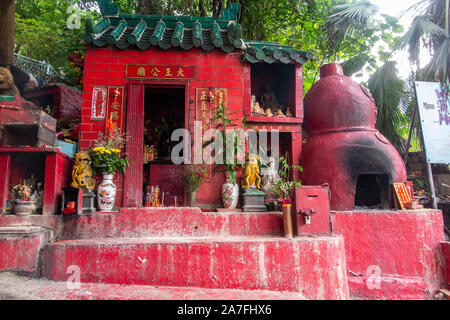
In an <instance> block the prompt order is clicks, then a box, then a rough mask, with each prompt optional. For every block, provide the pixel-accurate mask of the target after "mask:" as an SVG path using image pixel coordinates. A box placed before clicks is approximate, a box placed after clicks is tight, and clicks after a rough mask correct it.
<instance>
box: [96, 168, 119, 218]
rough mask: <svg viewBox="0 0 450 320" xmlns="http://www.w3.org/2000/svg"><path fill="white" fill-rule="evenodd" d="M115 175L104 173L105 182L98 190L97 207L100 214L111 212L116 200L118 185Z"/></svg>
mask: <svg viewBox="0 0 450 320" xmlns="http://www.w3.org/2000/svg"><path fill="white" fill-rule="evenodd" d="M113 177H114V175H113V174H109V173H103V181H102V183H100V185H99V186H98V188H97V205H98V209H99V210H100V212H107V211H111V210H112V209H113V208H114V202H115V200H116V185H115V184H114V183H113Z"/></svg>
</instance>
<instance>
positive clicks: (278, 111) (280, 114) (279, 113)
mask: <svg viewBox="0 0 450 320" xmlns="http://www.w3.org/2000/svg"><path fill="white" fill-rule="evenodd" d="M275 116H276V117H286V116H285V115H284V113H283V111H281V108H278V110H277V113H276V114H275Z"/></svg>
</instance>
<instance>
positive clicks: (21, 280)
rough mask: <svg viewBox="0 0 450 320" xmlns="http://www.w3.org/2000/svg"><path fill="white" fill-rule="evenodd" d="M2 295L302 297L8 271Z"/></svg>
mask: <svg viewBox="0 0 450 320" xmlns="http://www.w3.org/2000/svg"><path fill="white" fill-rule="evenodd" d="M2 297H7V298H10V299H20V300H179V301H180V306H183V305H184V304H183V303H182V301H186V300H305V297H303V296H302V295H301V294H299V293H296V292H276V291H266V290H238V289H206V288H195V287H156V286H142V285H120V284H103V283H74V282H56V281H50V280H46V279H38V278H30V277H24V276H19V275H17V274H13V273H10V272H3V273H0V298H2ZM2 299H3V298H2ZM175 310H177V309H175Z"/></svg>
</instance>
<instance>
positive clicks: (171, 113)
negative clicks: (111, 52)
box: [143, 86, 186, 206]
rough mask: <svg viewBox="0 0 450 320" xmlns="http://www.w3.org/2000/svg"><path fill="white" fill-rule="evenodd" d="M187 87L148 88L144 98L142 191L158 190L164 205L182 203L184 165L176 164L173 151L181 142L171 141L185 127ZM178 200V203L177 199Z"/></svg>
mask: <svg viewBox="0 0 450 320" xmlns="http://www.w3.org/2000/svg"><path fill="white" fill-rule="evenodd" d="M185 98H186V96H185V88H184V86H170V87H169V86H146V87H145V99H144V103H145V106H144V163H143V175H144V176H143V190H144V196H143V197H144V199H143V203H144V206H145V202H146V201H145V190H146V189H147V188H149V189H151V188H152V187H153V188H159V194H160V196H161V200H160V201H162V200H163V199H162V193H164V203H161V202H160V203H161V204H163V205H165V206H173V205H180V204H182V201H183V198H184V188H183V183H182V180H181V177H182V174H183V166H182V165H175V164H174V163H173V162H172V159H171V151H172V149H173V147H174V146H175V145H176V144H178V142H173V141H171V136H172V133H173V131H174V130H176V129H181V128H185V127H186V119H185V100H186V99H185ZM175 197H176V200H175Z"/></svg>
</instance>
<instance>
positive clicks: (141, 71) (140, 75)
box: [137, 67, 145, 77]
mask: <svg viewBox="0 0 450 320" xmlns="http://www.w3.org/2000/svg"><path fill="white" fill-rule="evenodd" d="M137 75H138V76H139V77H145V68H144V67H140V68H139V69H138V72H137Z"/></svg>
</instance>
